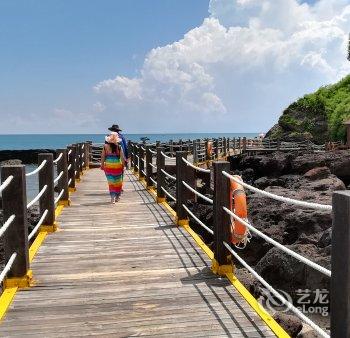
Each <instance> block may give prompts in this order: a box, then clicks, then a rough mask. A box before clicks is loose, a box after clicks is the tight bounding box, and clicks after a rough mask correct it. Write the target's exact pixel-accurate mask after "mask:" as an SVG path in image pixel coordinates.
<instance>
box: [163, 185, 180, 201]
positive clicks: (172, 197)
mask: <svg viewBox="0 0 350 338" xmlns="http://www.w3.org/2000/svg"><path fill="white" fill-rule="evenodd" d="M160 188H161V189H162V190H163V191H164V193H165V195H167V196H168V197H169V198H170V199H172V200H173V201H174V202H176V198H175V197H174V196H173V195H171V194H170V193H169V192H168V191H167V190H166V189H165V188H164V187H160Z"/></svg>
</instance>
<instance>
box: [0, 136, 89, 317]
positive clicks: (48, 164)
mask: <svg viewBox="0 0 350 338" xmlns="http://www.w3.org/2000/svg"><path fill="white" fill-rule="evenodd" d="M89 154H90V143H88V142H86V143H78V144H74V145H71V146H69V147H68V148H67V149H57V151H56V155H57V156H56V159H54V158H53V154H51V153H42V154H39V155H38V167H37V168H36V169H35V170H33V171H32V172H28V173H26V172H25V166H24V165H13V166H12V165H5V166H3V167H2V168H1V182H2V183H1V185H0V194H1V197H2V209H3V218H4V224H3V226H2V227H1V229H0V238H1V240H2V243H3V247H4V261H5V266H4V268H3V270H2V271H1V273H0V283H1V284H2V289H3V292H10V293H11V291H13V289H17V288H21V287H27V286H29V285H30V283H31V279H32V273H31V270H30V262H31V261H32V259H33V257H34V255H35V253H36V250H37V249H38V247H39V245H38V243H36V241H37V242H42V241H43V240H44V238H45V236H46V235H47V234H48V233H50V232H53V231H55V230H56V229H57V224H56V215H57V210H58V209H59V207H61V208H62V206H67V205H69V204H70V202H69V193H70V192H72V191H74V190H75V186H76V182H77V181H78V180H79V178H80V176H81V175H82V173H83V170H85V169H87V168H88V167H89V162H90V158H89ZM55 167H56V168H55ZM55 173H56V174H55ZM34 175H37V176H38V191H39V192H38V194H37V195H36V196H35V197H34V198H33V199H32V200H31V201H29V202H28V201H27V182H26V178H27V177H29V176H34ZM34 205H39V217H38V222H37V224H36V225H35V226H34V227H33V229H32V230H31V231H30V233H29V232H28V212H29V210H30V208H31V207H33V206H34ZM1 309H2V310H1V311H2V312H1V316H2V315H3V306H1Z"/></svg>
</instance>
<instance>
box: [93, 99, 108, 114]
mask: <svg viewBox="0 0 350 338" xmlns="http://www.w3.org/2000/svg"><path fill="white" fill-rule="evenodd" d="M92 108H93V111H94V112H96V113H102V112H103V111H104V110H105V109H106V106H105V105H104V104H103V103H101V102H100V101H97V102H95V103H94V104H93V106H92Z"/></svg>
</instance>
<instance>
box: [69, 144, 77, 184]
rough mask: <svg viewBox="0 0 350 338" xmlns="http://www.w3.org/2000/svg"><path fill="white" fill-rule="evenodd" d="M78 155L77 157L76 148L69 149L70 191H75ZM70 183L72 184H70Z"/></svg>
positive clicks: (70, 147)
mask: <svg viewBox="0 0 350 338" xmlns="http://www.w3.org/2000/svg"><path fill="white" fill-rule="evenodd" d="M75 159H76V155H75V147H74V146H73V145H72V146H69V147H68V167H69V169H68V185H69V189H70V191H75V189H76V188H75V171H76V163H75ZM69 182H70V183H69Z"/></svg>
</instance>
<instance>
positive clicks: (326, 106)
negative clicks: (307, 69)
mask: <svg viewBox="0 0 350 338" xmlns="http://www.w3.org/2000/svg"><path fill="white" fill-rule="evenodd" d="M349 117H350V75H348V76H347V77H345V78H344V79H342V80H341V81H339V82H338V83H336V84H334V85H330V86H326V87H321V88H320V89H318V90H317V91H316V92H315V93H312V94H308V95H305V96H304V97H303V98H301V99H299V100H297V101H296V102H294V103H292V104H291V105H290V106H289V107H288V108H287V109H286V110H285V111H284V112H283V113H282V115H281V117H280V118H279V120H278V123H277V124H276V125H275V126H273V127H272V128H271V129H270V130H269V131H268V133H267V134H266V136H267V137H270V138H272V139H281V140H284V141H302V140H306V139H308V140H311V141H313V142H315V143H319V144H320V143H325V142H327V141H330V140H331V141H341V140H345V126H344V125H343V122H344V121H345V120H347V119H348V118H349Z"/></svg>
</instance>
